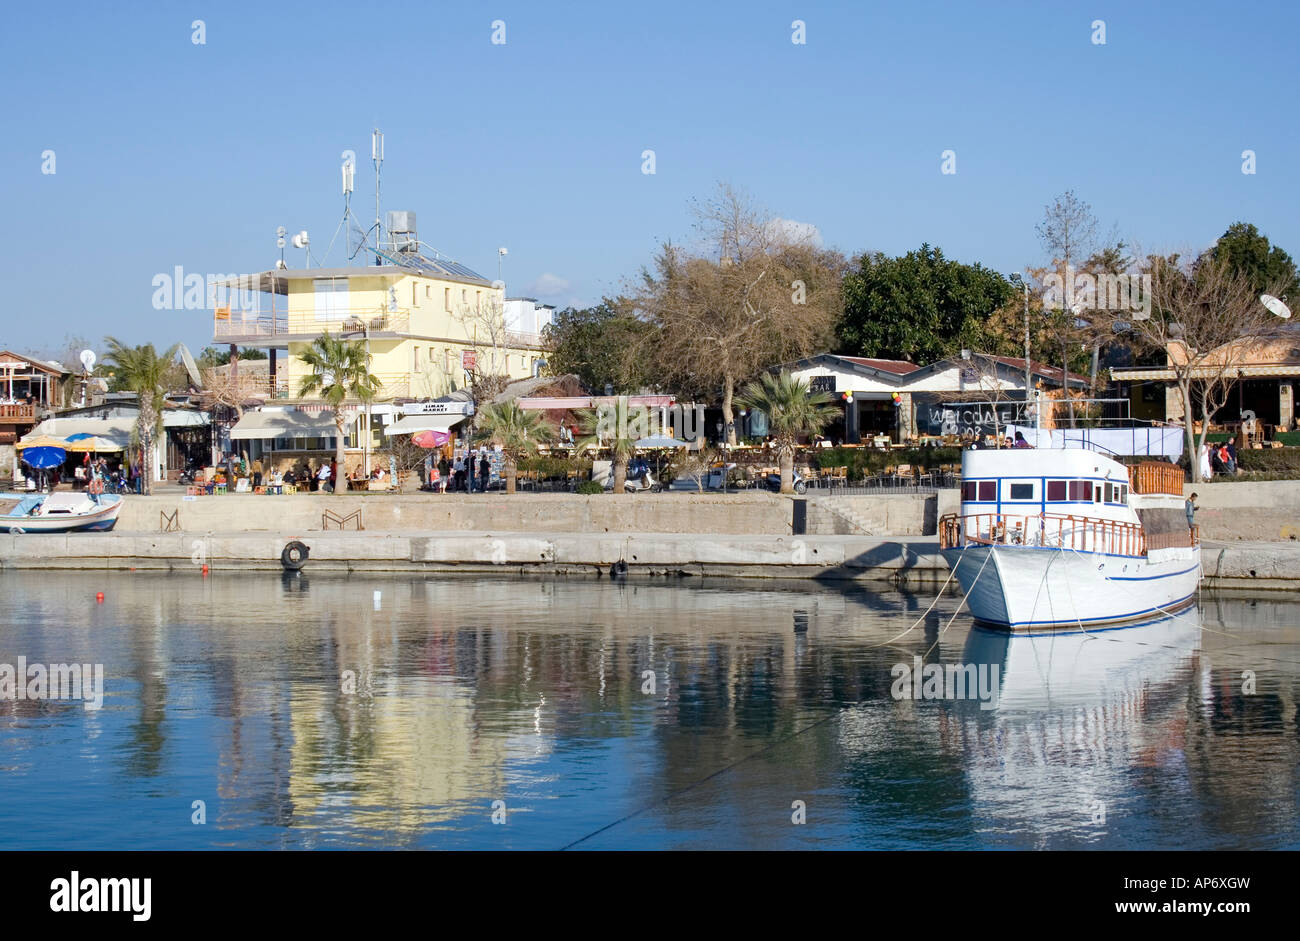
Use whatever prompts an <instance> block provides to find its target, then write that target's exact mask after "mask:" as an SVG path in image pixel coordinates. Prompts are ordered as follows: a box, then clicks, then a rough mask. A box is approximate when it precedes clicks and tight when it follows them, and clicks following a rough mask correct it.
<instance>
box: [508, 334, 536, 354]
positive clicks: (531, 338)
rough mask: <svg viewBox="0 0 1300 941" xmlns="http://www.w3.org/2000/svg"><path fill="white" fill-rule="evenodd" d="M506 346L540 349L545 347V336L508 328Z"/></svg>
mask: <svg viewBox="0 0 1300 941" xmlns="http://www.w3.org/2000/svg"><path fill="white" fill-rule="evenodd" d="M506 346H508V347H510V348H511V349H516V350H518V349H525V350H540V349H544V348H545V338H544V337H543V336H542V335H541V334H540V333H523V332H522V331H519V330H507V331H506Z"/></svg>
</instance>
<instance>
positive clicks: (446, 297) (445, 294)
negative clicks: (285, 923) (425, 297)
mask: <svg viewBox="0 0 1300 941" xmlns="http://www.w3.org/2000/svg"><path fill="white" fill-rule="evenodd" d="M442 306H443V307H444V308H446V310H447V313H451V288H443V289H442Z"/></svg>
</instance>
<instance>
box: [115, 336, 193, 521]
mask: <svg viewBox="0 0 1300 941" xmlns="http://www.w3.org/2000/svg"><path fill="white" fill-rule="evenodd" d="M104 343H105V345H106V346H107V347H108V357H107V358H108V362H109V363H110V364H111V365H112V367H113V387H114V388H115V389H117V390H121V391H127V392H134V393H135V394H136V396H137V400H138V403H139V413H138V414H137V416H136V420H135V437H136V438H137V440H138V441H139V446H140V472H141V479H142V481H143V484H142V487H143V492H144V493H145V495H146V496H147V495H149V494H151V493H152V492H153V487H152V480H153V443H154V439H155V438H157V437H161V436H162V434H163V406H164V405H165V404H166V392H167V389H168V379H169V378H170V377H171V376H172V374H173V370H172V366H173V363H174V361H175V359H176V351H177V349H178V348H179V344H174V345H172V346H170V347H168V348H167V349H166V350H165V351H164V352H163V353H162V355H159V354H158V351H157V350H155V349H154V345H153V344H152V343H145V344H144V345H142V346H126V345H125V344H123V343H122V342H121V341H120V340H117V339H116V338H114V337H104Z"/></svg>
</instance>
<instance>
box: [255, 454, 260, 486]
mask: <svg viewBox="0 0 1300 941" xmlns="http://www.w3.org/2000/svg"><path fill="white" fill-rule="evenodd" d="M253 486H254V487H260V486H262V459H261V458H260V457H259V458H256V459H255V460H254V461H253Z"/></svg>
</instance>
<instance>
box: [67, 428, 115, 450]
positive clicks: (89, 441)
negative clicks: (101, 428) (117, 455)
mask: <svg viewBox="0 0 1300 941" xmlns="http://www.w3.org/2000/svg"><path fill="white" fill-rule="evenodd" d="M65 450H68V451H104V452H109V451H123V450H125V448H123V447H122V445H120V444H118V443H117V442H116V441H114V440H113V439H112V438H101V437H100V436H99V435H92V434H85V433H82V434H78V435H68V443H67V446H66V448H65Z"/></svg>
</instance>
